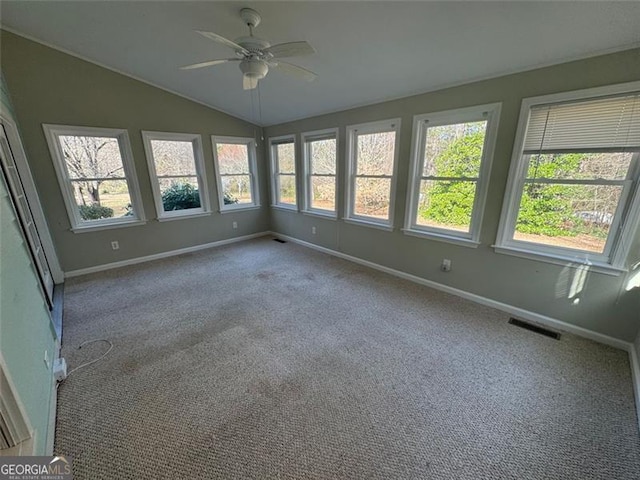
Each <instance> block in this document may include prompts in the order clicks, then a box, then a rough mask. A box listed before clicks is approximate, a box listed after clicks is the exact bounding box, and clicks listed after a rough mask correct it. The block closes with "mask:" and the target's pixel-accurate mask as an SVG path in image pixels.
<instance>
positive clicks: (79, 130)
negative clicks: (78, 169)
mask: <svg viewBox="0 0 640 480" xmlns="http://www.w3.org/2000/svg"><path fill="white" fill-rule="evenodd" d="M42 128H43V130H44V134H45V137H46V139H47V144H48V146H49V151H50V153H51V158H52V159H53V166H54V169H55V171H56V176H57V177H58V183H59V184H60V190H61V192H62V197H63V199H64V204H65V207H66V209H67V214H68V215H69V221H70V222H71V231H72V232H75V233H81V232H89V231H96V230H104V229H108V228H119V227H125V226H133V225H144V224H145V223H146V218H145V215H144V209H143V207H142V197H141V195H140V186H139V184H138V177H137V175H136V170H135V164H134V161H133V153H132V150H131V142H130V141H129V133H128V132H127V130H124V129H117V128H100V127H76V126H70V125H52V124H43V125H42ZM61 135H62V136H65V135H68V136H94V137H110V138H115V139H117V140H118V145H119V146H120V156H121V157H122V167H123V170H124V176H125V178H126V179H127V186H128V188H129V196H130V198H131V205H132V206H133V212H134V214H133V215H132V216H130V217H118V218H110V219H101V220H91V221H86V220H83V219H82V217H81V216H80V210H79V209H78V205H77V204H76V200H75V196H74V194H73V187H72V185H71V177H70V175H69V171H68V170H67V165H66V163H65V161H64V154H63V153H62V148H61V146H60V142H59V141H58V139H57V137H58V136H61Z"/></svg>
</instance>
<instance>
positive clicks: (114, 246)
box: [111, 240, 120, 250]
mask: <svg viewBox="0 0 640 480" xmlns="http://www.w3.org/2000/svg"><path fill="white" fill-rule="evenodd" d="M119 249H120V243H118V241H117V240H114V241H113V242H111V250H119Z"/></svg>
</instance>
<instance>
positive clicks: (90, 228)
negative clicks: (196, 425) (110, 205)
mask: <svg viewBox="0 0 640 480" xmlns="http://www.w3.org/2000/svg"><path fill="white" fill-rule="evenodd" d="M146 223H147V221H146V220H132V221H130V222H114V223H102V224H100V225H82V226H78V227H73V228H72V229H71V231H72V232H73V233H89V232H97V231H99V230H110V229H112V228H124V227H135V226H138V225H145V224H146Z"/></svg>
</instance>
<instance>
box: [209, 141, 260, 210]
mask: <svg viewBox="0 0 640 480" xmlns="http://www.w3.org/2000/svg"><path fill="white" fill-rule="evenodd" d="M218 144H233V145H244V146H245V147H246V149H247V169H248V170H247V173H243V172H234V173H222V169H221V168H220V158H219V157H218ZM211 145H212V148H213V166H214V169H215V174H216V185H217V187H218V208H219V209H220V213H228V212H232V211H238V210H248V209H254V208H258V207H260V192H259V190H258V184H259V182H258V166H257V162H256V140H255V139H254V138H251V137H228V136H227V137H223V136H219V135H211ZM225 175H229V176H233V175H237V176H248V177H249V190H250V191H251V202H249V203H234V204H228V205H227V204H225V203H224V188H223V185H222V177H223V176H225Z"/></svg>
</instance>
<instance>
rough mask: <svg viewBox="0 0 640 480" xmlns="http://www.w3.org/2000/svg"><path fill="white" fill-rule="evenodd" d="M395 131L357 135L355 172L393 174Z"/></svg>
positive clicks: (360, 173)
mask: <svg viewBox="0 0 640 480" xmlns="http://www.w3.org/2000/svg"><path fill="white" fill-rule="evenodd" d="M395 140H396V132H393V131H392V132H377V133H369V134H364V135H357V136H356V141H357V152H356V153H357V158H356V161H357V169H358V170H357V174H358V175H389V176H391V175H393V156H394V155H393V154H394V150H395Z"/></svg>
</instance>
